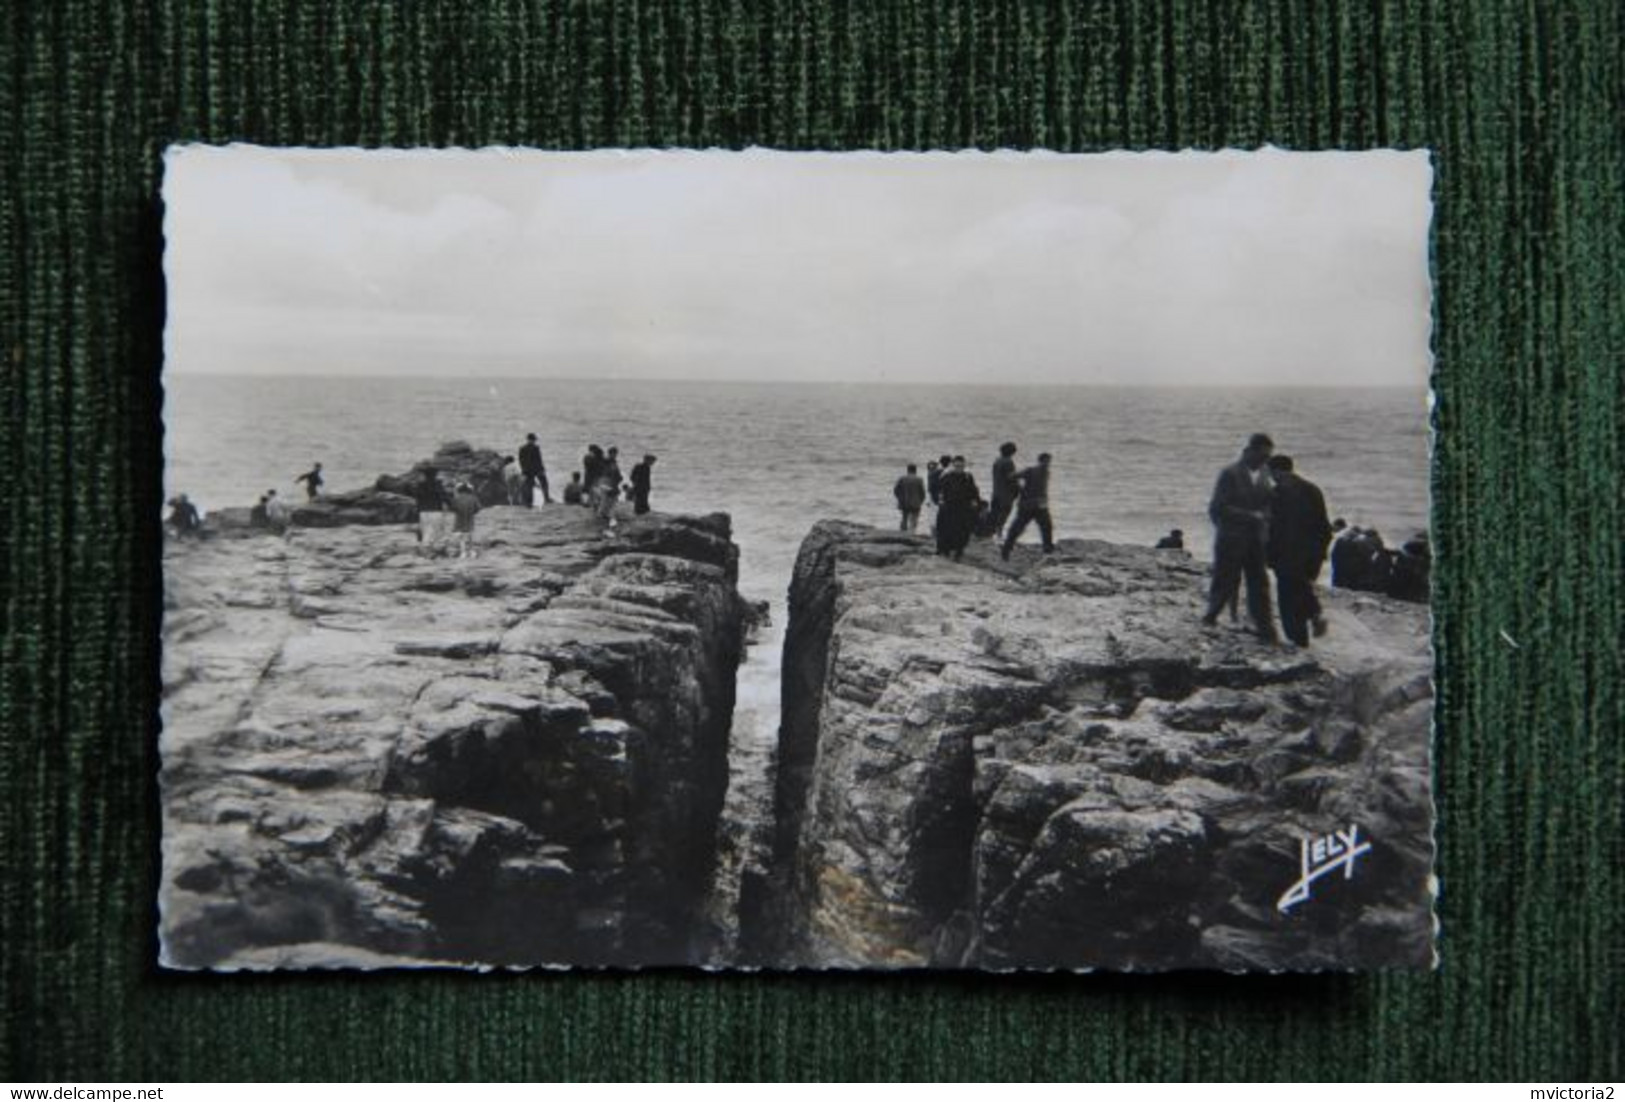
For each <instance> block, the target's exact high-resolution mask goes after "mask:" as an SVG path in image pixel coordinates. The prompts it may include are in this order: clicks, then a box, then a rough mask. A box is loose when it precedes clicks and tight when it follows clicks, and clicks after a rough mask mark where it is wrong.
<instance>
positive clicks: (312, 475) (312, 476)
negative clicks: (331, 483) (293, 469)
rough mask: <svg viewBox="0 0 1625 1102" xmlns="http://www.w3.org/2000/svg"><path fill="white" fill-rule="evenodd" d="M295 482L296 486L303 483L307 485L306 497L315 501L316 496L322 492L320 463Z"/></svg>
mask: <svg viewBox="0 0 1625 1102" xmlns="http://www.w3.org/2000/svg"><path fill="white" fill-rule="evenodd" d="M294 482H295V483H296V484H297V483H300V482H303V483H304V484H305V497H306V498H308V499H310V500H311V501H315V500H316V495H317V494H319V493H321V492H322V482H323V479H322V465H321V464H320V463H318V464H316V465H315V466H314V467H312V468H311V469H310V470H308V471H306V472H305V473H304V474H302V475H300V476H299V477H297V478H295V479H294Z"/></svg>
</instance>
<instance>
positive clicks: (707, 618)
mask: <svg viewBox="0 0 1625 1102" xmlns="http://www.w3.org/2000/svg"><path fill="white" fill-rule="evenodd" d="M1431 183H1432V169H1431V165H1430V162H1429V158H1428V155H1427V154H1426V153H1425V152H1387V151H1374V152H1366V153H1288V152H1283V151H1279V150H1260V151H1255V152H1225V153H1180V154H1174V153H1146V154H1107V155H1090V156H1063V155H1057V154H1047V153H1027V154H1018V153H1002V154H984V153H974V152H965V153H925V154H842V155H833V154H810V153H779V152H770V151H765V150H752V151H746V152H725V151H710V152H698V151H693V152H685V151H603V152H590V153H546V152H538V151H525V150H481V151H371V152H366V151H359V150H326V151H321V150H307V149H264V148H255V147H248V146H233V147H229V148H219V147H203V146H185V147H177V148H175V149H172V150H170V151H169V153H168V155H167V158H166V172H165V180H164V194H163V198H164V203H165V208H166V252H165V271H166V279H167V282H168V304H169V318H168V329H167V334H166V367H165V376H164V386H165V393H166V400H165V431H166V438H165V454H166V469H165V475H164V478H165V498H166V500H167V502H168V508H167V510H166V528H165V532H166V539H165V548H164V557H163V568H164V588H165V605H164V624H163V727H162V735H161V756H162V775H161V792H162V813H163V858H162V859H163V870H162V878H161V887H160V896H159V911H160V930H159V933H160V942H161V953H162V961H163V963H164V964H165V965H167V966H169V967H173V968H185V969H225V970H235V969H272V968H310V967H359V968H373V967H386V966H423V965H435V966H443V967H444V966H455V967H479V968H490V967H528V966H613V967H643V966H669V965H694V966H703V967H710V968H731V967H749V968H763V967H765V968H872V969H897V968H946V969H988V970H1008V969H1029V968H1030V969H1112V970H1133V971H1152V970H1165V969H1190V968H1207V969H1226V970H1232V971H1237V970H1258V971H1280V970H1323V969H1371V968H1394V967H1400V968H1419V969H1426V968H1429V967H1431V966H1432V964H1433V961H1434V919H1433V894H1434V893H1433V878H1432V864H1433V836H1432V830H1433V805H1432V798H1431V793H1430V752H1431V747H1430V737H1431V720H1432V705H1433V692H1432V685H1433V681H1432V673H1433V658H1432V650H1431V646H1430V636H1429V630H1430V624H1429V615H1428V592H1429V574H1430V569H1429V568H1430V563H1431V553H1430V549H1429V541H1428V486H1429V470H1428V465H1429V437H1428V401H1429V373H1430V370H1431V359H1430V352H1429V341H1430V319H1431V311H1430V284H1429V271H1428V254H1429V250H1428V232H1429V220H1430V215H1431V205H1430V204H1431V200H1430V188H1431Z"/></svg>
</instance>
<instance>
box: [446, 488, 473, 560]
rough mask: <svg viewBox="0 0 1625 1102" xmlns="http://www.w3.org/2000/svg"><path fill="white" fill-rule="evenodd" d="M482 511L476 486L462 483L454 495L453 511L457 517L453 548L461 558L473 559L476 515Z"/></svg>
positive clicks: (453, 526)
mask: <svg viewBox="0 0 1625 1102" xmlns="http://www.w3.org/2000/svg"><path fill="white" fill-rule="evenodd" d="M479 511H480V499H479V497H477V496H476V495H475V493H474V487H473V486H470V485H469V484H468V483H466V482H464V483H461V484H460V485H459V486H458V487H457V492H456V493H455V494H454V495H452V499H451V512H452V516H453V517H454V518H455V519H454V520H453V524H452V541H453V544H454V547H453V550H454V552H455V555H456V557H457V558H459V559H472V558H474V557H475V555H476V552H475V550H474V517H475V515H476V514H478V513H479Z"/></svg>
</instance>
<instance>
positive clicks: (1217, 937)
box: [745, 522, 1432, 969]
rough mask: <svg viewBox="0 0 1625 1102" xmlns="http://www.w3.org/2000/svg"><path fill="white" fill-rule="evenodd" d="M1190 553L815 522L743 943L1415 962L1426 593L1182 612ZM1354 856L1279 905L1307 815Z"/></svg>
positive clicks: (986, 955)
mask: <svg viewBox="0 0 1625 1102" xmlns="http://www.w3.org/2000/svg"><path fill="white" fill-rule="evenodd" d="M1205 584H1206V571H1205V568H1203V567H1202V566H1200V565H1199V564H1196V563H1193V562H1192V561H1191V560H1190V559H1189V558H1188V557H1186V556H1184V555H1183V554H1170V553H1168V552H1155V551H1150V550H1142V549H1139V548H1131V547H1122V546H1116V545H1111V544H1105V543H1100V542H1092V541H1066V542H1063V543H1062V544H1061V545H1060V548H1059V550H1058V553H1057V554H1055V555H1052V556H1040V555H1039V554H1037V553H1036V551H1035V550H1029V549H1022V550H1019V551H1018V552H1017V555H1016V561H1015V562H1013V563H1011V564H1009V565H1005V564H1001V563H1000V562H999V561H998V559H997V555H996V553H994V551H993V549H992V548H991V547H989V546H987V545H976V546H975V547H973V549H972V551H971V553H970V554H969V555H968V556H967V559H966V561H965V562H964V563H963V564H954V563H951V562H949V561H947V560H945V559H940V558H937V557H936V556H934V555H933V554H932V553H931V550H930V547H929V545H928V544H927V542H926V541H925V540H924V539H923V538H918V537H911V536H907V535H902V534H899V533H891V532H881V531H878V530H874V529H869V528H863V527H859V526H855V525H850V524H844V523H837V522H825V523H823V524H820V525H818V526H817V527H816V528H815V529H814V530H813V532H812V533H811V535H809V537H808V538H807V540H806V541H805V543H804V544H803V546H802V549H801V553H800V557H799V560H798V562H797V564H796V571H795V576H794V580H793V582H792V586H791V594H790V622H789V626H788V636H787V640H786V652H785V663H784V722H783V726H782V728H781V734H780V746H779V761H778V767H779V770H778V789H777V794H776V800H777V815H778V822H777V832H776V836H775V843H774V850H775V857H774V860H775V867H774V876H773V880H774V885H773V891H772V893H771V895H772V897H771V899H770V900H769V902H768V903H767V904H766V905H765V906H764V907H763V908H762V909H761V911H760V913H758V914H755V915H751V916H748V917H750V918H751V921H752V928H751V929H748V930H747V931H746V934H745V941H746V943H747V944H749V945H751V946H753V949H754V955H755V957H756V958H757V959H761V960H779V961H785V962H790V963H799V964H810V965H837V966H875V965H879V966H923V965H933V966H950V967H952V966H985V967H994V968H1005V967H1041V968H1048V967H1068V968H1087V967H1108V968H1122V969H1166V968H1185V967H1218V968H1232V969H1241V968H1271V969H1306V968H1307V969H1313V968H1367V967H1381V966H1427V965H1428V964H1429V963H1430V962H1431V960H1432V941H1431V936H1432V914H1431V895H1430V890H1429V875H1430V868H1431V859H1432V842H1431V806H1432V805H1431V800H1430V795H1429V784H1428V778H1429V764H1428V740H1429V729H1430V715H1431V703H1432V699H1431V698H1432V692H1431V676H1430V675H1431V659H1430V656H1429V649H1428V631H1427V620H1426V610H1425V609H1421V608H1417V607H1416V606H1412V605H1403V604H1399V603H1396V602H1391V601H1387V600H1384V599H1381V598H1374V597H1367V596H1364V595H1361V596H1349V595H1344V594H1332V595H1330V596H1329V598H1328V600H1327V614H1328V617H1329V618H1330V620H1331V624H1332V627H1331V632H1330V634H1329V635H1328V636H1326V637H1325V638H1323V639H1320V640H1316V641H1315V645H1314V646H1313V648H1312V649H1309V650H1305V651H1299V650H1295V649H1283V648H1279V647H1268V646H1264V645H1262V644H1259V643H1257V642H1255V641H1254V640H1252V638H1251V637H1250V636H1248V635H1246V634H1244V633H1242V632H1240V631H1239V630H1235V629H1231V628H1228V627H1225V628H1221V629H1218V630H1214V631H1204V630H1203V629H1202V628H1201V626H1200V624H1199V622H1198V617H1199V614H1200V610H1201V608H1202V594H1203V591H1204V589H1205ZM1351 824H1353V825H1356V826H1357V827H1358V828H1359V834H1360V836H1361V839H1362V840H1364V841H1369V842H1370V843H1371V845H1372V847H1373V848H1372V850H1371V852H1369V853H1367V854H1365V855H1363V856H1362V857H1360V858H1359V860H1358V861H1357V862H1356V865H1355V869H1354V873H1353V875H1352V877H1350V878H1345V877H1344V875H1343V873H1342V872H1341V871H1339V872H1336V873H1334V874H1333V875H1331V876H1329V877H1326V878H1323V879H1320V880H1318V881H1317V882H1316V883H1315V884H1314V885H1313V889H1312V894H1311V898H1310V899H1309V900H1308V901H1306V902H1303V903H1300V904H1298V905H1296V906H1294V907H1291V908H1289V909H1288V910H1287V911H1285V912H1283V911H1281V910H1279V909H1278V907H1277V903H1278V901H1279V900H1280V899H1281V897H1282V895H1283V893H1284V892H1285V891H1286V890H1287V889H1288V888H1289V887H1290V886H1291V885H1292V884H1293V883H1294V882H1295V881H1296V880H1297V879H1298V877H1299V874H1300V842H1301V840H1302V839H1305V838H1312V837H1314V836H1319V835H1326V834H1330V833H1332V832H1333V831H1335V830H1339V829H1341V830H1345V831H1346V830H1347V829H1348V828H1349V827H1350V825H1351Z"/></svg>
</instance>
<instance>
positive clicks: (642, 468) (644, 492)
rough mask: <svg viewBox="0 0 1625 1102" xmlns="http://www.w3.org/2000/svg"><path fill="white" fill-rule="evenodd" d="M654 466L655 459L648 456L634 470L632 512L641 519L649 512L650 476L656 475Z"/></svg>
mask: <svg viewBox="0 0 1625 1102" xmlns="http://www.w3.org/2000/svg"><path fill="white" fill-rule="evenodd" d="M654 465H655V457H654V456H652V455H646V456H644V457H643V462H642V463H639V464H637V465H636V466H635V467H633V468H632V512H634V513H636V514H637V515H638V516H640V517H641V516H642V515H643V514H644V513H647V512H648V511H649V476H650V475H651V474H653V473H654V472H653V467H654Z"/></svg>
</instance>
